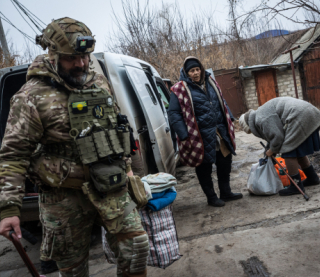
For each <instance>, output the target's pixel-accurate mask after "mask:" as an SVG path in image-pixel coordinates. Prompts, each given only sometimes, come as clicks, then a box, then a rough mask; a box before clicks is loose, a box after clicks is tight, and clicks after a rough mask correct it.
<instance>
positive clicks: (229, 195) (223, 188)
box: [218, 182, 243, 202]
mask: <svg viewBox="0 0 320 277" xmlns="http://www.w3.org/2000/svg"><path fill="white" fill-rule="evenodd" d="M218 185H219V190H220V199H221V200H223V201H224V202H228V201H233V200H238V199H241V198H242V197H243V195H242V193H233V192H232V191H231V188H230V182H227V183H221V182H218Z"/></svg>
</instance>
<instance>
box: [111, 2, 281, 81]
mask: <svg viewBox="0 0 320 277" xmlns="http://www.w3.org/2000/svg"><path fill="white" fill-rule="evenodd" d="M228 3H229V22H230V24H229V25H228V26H227V27H225V28H223V27H221V26H219V25H218V24H217V23H216V22H214V21H213V18H214V17H213V16H212V15H213V13H214V11H209V10H207V11H203V10H197V9H193V14H194V15H193V16H191V17H185V14H184V13H183V10H182V9H181V8H180V7H179V6H178V4H177V3H176V4H171V5H167V4H163V3H162V6H161V7H160V8H156V7H155V6H151V4H150V2H149V1H147V2H146V4H144V5H141V3H140V1H138V0H134V1H129V0H122V12H123V19H120V18H119V17H118V16H117V15H116V14H115V12H113V20H114V22H115V23H116V26H117V28H116V29H115V31H114V32H112V33H111V34H109V37H108V39H107V43H106V49H107V50H108V51H111V52H116V53H122V54H125V55H129V56H133V57H137V58H139V59H142V60H145V61H147V62H149V63H150V64H152V65H153V66H154V67H155V68H156V69H157V70H158V72H159V73H160V75H161V76H163V77H167V78H170V79H171V80H172V81H174V82H175V81H177V80H179V76H180V73H179V70H180V68H181V66H182V64H183V61H184V59H185V58H186V57H187V56H196V57H197V58H199V59H200V60H201V61H202V63H203V65H204V66H205V68H213V69H214V70H215V69H222V68H232V67H236V66H239V65H244V66H245V65H253V64H257V63H267V62H269V61H271V59H272V57H273V54H274V52H275V48H276V47H277V43H276V42H275V40H273V39H272V38H265V39H261V40H257V39H255V35H257V34H259V33H261V32H263V31H267V30H269V28H270V27H271V25H270V24H269V23H268V22H266V21H263V20H259V21H257V20H255V18H254V16H252V17H250V21H249V20H247V21H246V22H244V21H241V20H240V19H238V8H239V7H238V5H239V2H238V1H236V0H228Z"/></svg>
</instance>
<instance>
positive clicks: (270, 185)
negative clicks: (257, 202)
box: [247, 157, 283, 195]
mask: <svg viewBox="0 0 320 277" xmlns="http://www.w3.org/2000/svg"><path fill="white" fill-rule="evenodd" d="M247 188H248V190H249V191H250V192H251V193H253V194H256V195H272V194H276V193H278V192H279V190H281V189H283V185H282V182H281V180H280V178H279V176H278V173H277V171H276V169H275V168H274V165H273V163H272V159H271V157H269V158H268V161H267V163H266V164H264V165H261V166H260V165H259V163H256V164H253V165H252V167H251V171H250V174H249V178H248V182H247Z"/></svg>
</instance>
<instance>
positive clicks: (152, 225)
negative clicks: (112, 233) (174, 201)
mask: <svg viewBox="0 0 320 277" xmlns="http://www.w3.org/2000/svg"><path fill="white" fill-rule="evenodd" d="M139 214H140V217H141V222H142V226H143V228H144V230H145V231H146V232H147V234H148V236H149V245H150V254H149V257H148V261H147V264H148V266H153V267H159V268H163V269H165V268H166V267H168V266H169V265H171V264H172V263H173V262H175V261H177V260H179V259H180V258H181V255H180V253H179V242H178V236H177V231H176V225H175V222H174V218H173V215H172V205H169V206H167V207H165V208H163V209H161V210H160V211H157V212H153V211H151V210H150V209H148V208H147V207H145V208H142V209H139ZM105 232H106V231H105V230H104V228H102V245H103V250H104V252H105V254H106V257H107V260H108V262H109V263H112V264H116V263H117V259H116V258H115V255H114V253H113V252H112V250H111V249H110V246H109V245H108V242H107V240H106V238H105Z"/></svg>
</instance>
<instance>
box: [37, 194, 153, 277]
mask: <svg viewBox="0 0 320 277" xmlns="http://www.w3.org/2000/svg"><path fill="white" fill-rule="evenodd" d="M39 196H40V197H39V206H40V220H41V222H42V225H43V240H42V245H41V249H40V255H41V260H50V259H51V260H54V261H56V262H57V266H58V268H59V271H60V276H63V277H75V276H77V277H87V276H89V268H88V260H89V259H88V257H89V247H90V239H91V231H92V227H93V224H94V223H96V224H98V225H101V226H103V227H104V228H105V229H106V230H107V231H108V232H107V240H108V243H109V245H110V247H112V250H113V251H114V252H115V253H116V256H117V266H118V276H131V275H130V270H131V269H132V259H133V258H132V257H134V256H135V253H134V251H135V250H134V244H137V242H140V241H141V238H143V237H144V236H146V235H145V231H144V229H143V227H142V225H141V219H140V216H139V213H138V211H137V210H136V209H134V210H133V211H132V212H131V213H129V214H128V216H126V217H125V218H123V217H122V216H117V217H115V218H112V216H111V218H112V219H111V220H109V219H108V218H107V219H106V218H104V219H103V218H102V217H101V216H100V214H99V213H98V212H97V208H96V207H95V206H94V205H93V204H92V202H91V201H90V200H89V198H88V197H87V195H85V194H84V193H83V192H82V191H81V190H76V189H68V188H48V189H47V190H42V192H41V193H40V194H39ZM116 196H117V195H115V197H114V196H112V197H111V198H110V199H112V200H113V201H115V203H117V197H116ZM125 197H129V198H130V196H129V194H128V192H125ZM122 198H123V194H122ZM111 227H112V228H111ZM139 239H140V241H139ZM138 244H139V243H138ZM147 247H148V246H147ZM146 259H147V257H145V260H146ZM142 268H143V267H142ZM134 276H146V269H145V267H144V268H143V270H142V271H141V274H138V275H134Z"/></svg>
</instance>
